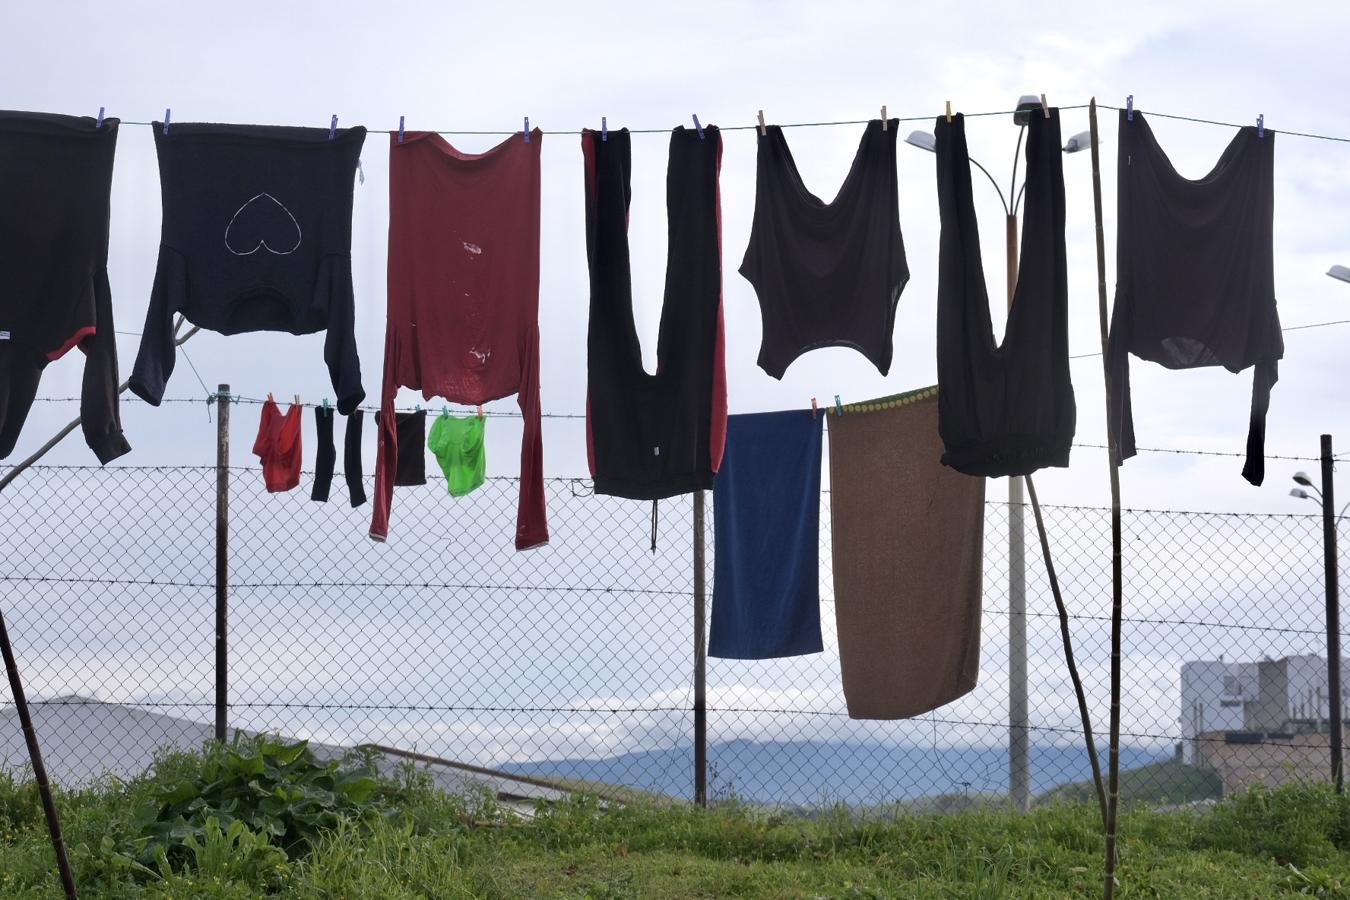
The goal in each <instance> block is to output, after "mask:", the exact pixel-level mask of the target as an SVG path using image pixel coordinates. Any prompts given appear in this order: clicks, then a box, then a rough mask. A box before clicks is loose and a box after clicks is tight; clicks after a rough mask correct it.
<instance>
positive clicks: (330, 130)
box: [328, 113, 337, 141]
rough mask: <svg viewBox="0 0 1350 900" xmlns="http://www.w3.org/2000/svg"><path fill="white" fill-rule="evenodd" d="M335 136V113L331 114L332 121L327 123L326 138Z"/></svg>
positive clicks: (330, 138)
mask: <svg viewBox="0 0 1350 900" xmlns="http://www.w3.org/2000/svg"><path fill="white" fill-rule="evenodd" d="M335 137H337V114H336V113H334V114H333V121H331V122H329V123H328V139H329V140H330V141H331V140H332V139H333V138H335Z"/></svg>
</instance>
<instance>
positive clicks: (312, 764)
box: [134, 736, 392, 874]
mask: <svg viewBox="0 0 1350 900" xmlns="http://www.w3.org/2000/svg"><path fill="white" fill-rule="evenodd" d="M380 788H381V783H380V781H379V779H378V778H377V774H376V770H375V768H374V765H373V763H372V762H371V761H370V759H369V758H364V759H361V760H357V761H355V762H350V761H348V762H343V761H339V760H331V761H328V762H321V761H319V760H318V758H317V757H315V755H314V752H313V751H312V750H310V749H309V745H308V744H307V743H306V742H304V741H302V742H300V743H297V744H287V743H285V742H283V741H280V740H277V739H275V738H271V737H266V736H263V737H257V738H240V737H236V739H235V741H234V743H233V744H232V745H230V746H216V747H211V748H208V749H207V751H206V753H205V755H204V757H203V759H202V763H201V766H200V768H199V769H197V770H196V771H191V772H187V773H184V774H183V775H182V776H181V777H180V778H179V779H178V780H176V781H171V782H169V783H167V784H165V785H164V786H162V787H160V788H159V790H158V791H156V793H155V796H154V800H153V802H152V803H151V804H150V805H149V806H147V807H146V808H145V809H144V810H143V811H142V813H141V815H140V816H139V817H138V819H137V822H136V824H137V826H138V828H139V831H140V840H139V841H137V842H136V845H137V846H136V848H135V854H134V857H135V859H136V860H137V861H138V862H139V863H140V864H141V865H143V866H146V867H152V868H157V869H160V870H161V871H163V870H164V868H165V866H167V867H168V869H169V870H180V869H182V868H183V867H185V866H192V867H200V866H201V865H203V863H206V864H209V865H216V864H217V863H218V862H219V858H218V854H220V853H227V854H228V853H245V854H247V855H250V858H251V859H253V860H254V863H256V864H259V865H261V864H263V863H264V862H267V861H268V860H270V859H271V857H270V856H268V855H266V854H263V853H262V852H261V850H260V849H259V848H260V846H261V845H262V844H266V845H267V846H268V847H270V848H273V849H279V850H280V851H281V852H282V853H283V855H284V856H285V857H289V858H291V859H295V858H297V857H299V856H301V855H303V854H305V853H306V852H308V850H309V849H310V848H311V847H312V846H313V844H314V842H315V840H316V839H317V838H318V836H319V835H320V834H321V833H322V832H323V831H325V830H328V829H332V828H334V827H336V826H337V825H338V824H339V823H340V822H343V821H347V820H352V819H360V818H362V817H364V816H367V815H372V814H373V815H389V814H392V811H391V810H389V809H388V808H387V807H386V806H385V805H384V804H383V802H382V800H381V798H380V797H379V796H377V792H378V791H379V790H380ZM213 823H214V824H213ZM236 824H237V825H238V827H236ZM254 863H250V864H254ZM207 874H209V873H207Z"/></svg>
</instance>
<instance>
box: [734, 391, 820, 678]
mask: <svg viewBox="0 0 1350 900" xmlns="http://www.w3.org/2000/svg"><path fill="white" fill-rule="evenodd" d="M821 418H823V417H820V418H814V417H812V415H811V413H810V412H809V411H808V410H791V411H788V412H772V413H755V414H753V415H741V416H730V417H728V419H727V443H726V454H725V456H724V457H723V458H722V466H721V468H720V469H718V472H717V478H716V479H715V480H714V482H713V521H714V531H715V537H716V541H715V547H714V549H715V556H714V557H713V604H712V624H711V629H710V632H711V633H710V635H709V638H708V655H710V656H717V657H721V658H723V659H772V658H774V657H779V656H801V655H803V654H806V653H819V652H821V650H822V649H824V648H823V646H822V644H821V640H820V440H821V428H820V424H821Z"/></svg>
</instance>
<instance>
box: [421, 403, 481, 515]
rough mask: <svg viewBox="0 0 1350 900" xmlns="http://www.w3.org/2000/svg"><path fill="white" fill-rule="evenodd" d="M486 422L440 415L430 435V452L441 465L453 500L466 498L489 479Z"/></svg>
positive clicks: (444, 414) (428, 444) (476, 418)
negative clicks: (485, 448) (486, 478)
mask: <svg viewBox="0 0 1350 900" xmlns="http://www.w3.org/2000/svg"><path fill="white" fill-rule="evenodd" d="M486 424H487V420H486V419H480V418H478V417H477V416H467V417H465V418H459V417H458V416H452V415H450V414H449V413H441V415H440V417H439V418H437V419H436V422H435V423H434V424H433V425H432V426H431V433H430V434H428V435H427V449H428V450H430V451H431V452H432V454H434V455H435V457H436V462H438V463H440V464H441V471H442V472H444V473H445V478H446V482H447V484H446V487H447V488H448V489H449V491H450V496H452V497H463V496H464V495H465V494H467V493H469V492H470V491H472V490H473V489H474V488H476V487H478V486H479V485H480V484H482V483H483V479H484V478H485V477H486V476H487V453H486V452H485V450H484V448H483V430H484V427H485V426H486Z"/></svg>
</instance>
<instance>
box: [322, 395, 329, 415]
mask: <svg viewBox="0 0 1350 900" xmlns="http://www.w3.org/2000/svg"><path fill="white" fill-rule="evenodd" d="M323 411H324V412H328V398H327V397H324V398H323Z"/></svg>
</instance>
